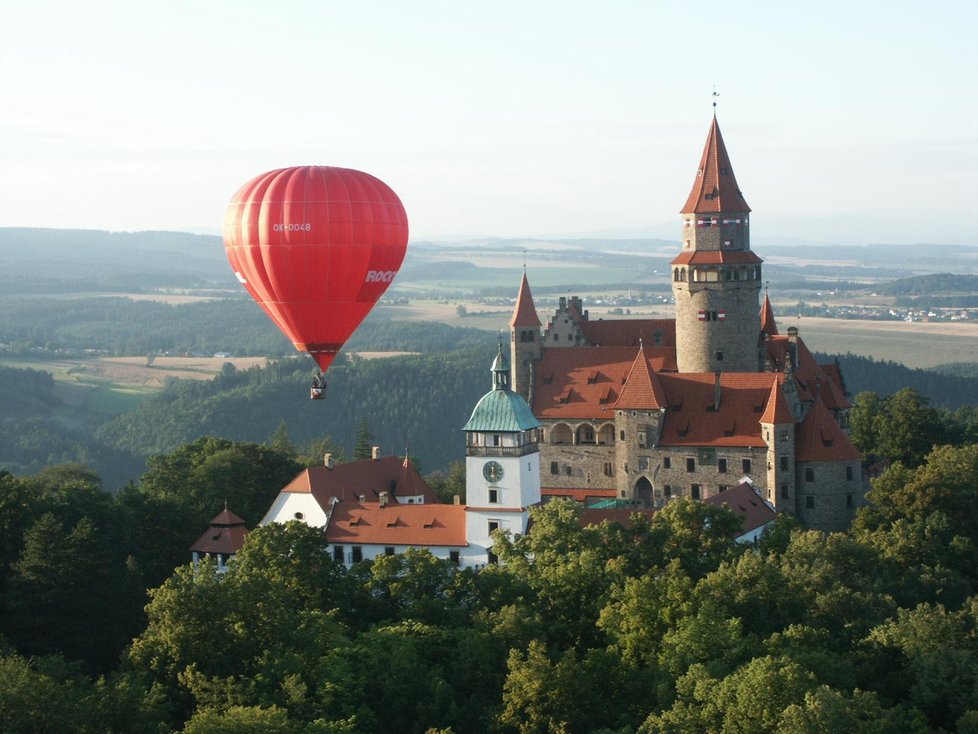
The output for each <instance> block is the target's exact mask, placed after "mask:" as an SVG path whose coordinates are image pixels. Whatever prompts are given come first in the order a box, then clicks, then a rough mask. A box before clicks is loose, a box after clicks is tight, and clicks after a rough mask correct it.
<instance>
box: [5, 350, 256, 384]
mask: <svg viewBox="0 0 978 734" xmlns="http://www.w3.org/2000/svg"><path fill="white" fill-rule="evenodd" d="M267 361H268V360H267V359H266V358H265V357H223V358H222V357H162V356H161V357H156V358H154V359H153V361H152V364H147V362H148V360H147V358H146V357H92V358H83V357H67V358H64V359H31V358H29V357H3V358H2V359H0V364H5V365H8V366H10V367H20V368H30V369H35V370H41V371H43V372H50V373H52V374H53V375H54V379H55V381H56V382H57V383H59V384H63V385H75V386H77V387H99V386H115V388H116V389H118V390H123V391H135V392H153V391H154V390H158V389H159V388H161V387H163V383H164V382H165V381H166V379H167V378H168V377H179V378H180V379H183V380H209V379H211V378H212V377H214V375H216V374H217V373H218V372H220V371H221V367H222V366H223V365H224V363H225V362H230V363H231V364H233V365H234V366H235V367H236V368H237V369H239V370H243V369H248V368H249V367H252V366H254V365H258V366H263V365H264V364H265V363H266V362H267Z"/></svg>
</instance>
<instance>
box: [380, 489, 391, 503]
mask: <svg viewBox="0 0 978 734" xmlns="http://www.w3.org/2000/svg"><path fill="white" fill-rule="evenodd" d="M389 496H390V495H388V494H387V492H381V493H380V506H381V507H387V500H388V497H389Z"/></svg>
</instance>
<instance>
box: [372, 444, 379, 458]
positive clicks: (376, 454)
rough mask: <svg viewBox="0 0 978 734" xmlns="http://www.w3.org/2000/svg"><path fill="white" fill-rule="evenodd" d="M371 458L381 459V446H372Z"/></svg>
mask: <svg viewBox="0 0 978 734" xmlns="http://www.w3.org/2000/svg"><path fill="white" fill-rule="evenodd" d="M370 458H371V459H379V458H380V446H371V447H370Z"/></svg>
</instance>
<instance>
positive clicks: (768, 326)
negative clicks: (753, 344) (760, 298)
mask: <svg viewBox="0 0 978 734" xmlns="http://www.w3.org/2000/svg"><path fill="white" fill-rule="evenodd" d="M761 333H762V334H767V335H768V336H777V335H778V325H777V324H776V323H775V322H774V309H773V308H771V299H770V298H768V297H767V293H765V294H764V303H763V304H762V305H761Z"/></svg>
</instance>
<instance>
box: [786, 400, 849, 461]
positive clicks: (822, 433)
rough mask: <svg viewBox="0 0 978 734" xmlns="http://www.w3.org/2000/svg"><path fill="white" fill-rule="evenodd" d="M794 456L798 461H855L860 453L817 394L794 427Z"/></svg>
mask: <svg viewBox="0 0 978 734" xmlns="http://www.w3.org/2000/svg"><path fill="white" fill-rule="evenodd" d="M795 457H796V458H797V459H798V460H799V461H857V460H859V459H860V458H861V455H860V453H859V451H857V450H856V447H855V446H853V445H852V442H851V441H850V440H849V437H848V436H846V434H845V432H844V431H843V430H842V429H841V428H840V427H839V424H838V422H836V420H835V417H834V416H833V415H832V414H831V413H830V412H829V409H828V408H827V407H825V403H824V402H823V401H822V399H821V398H820V397H819V398H816V400H815V404H814V405H813V406H812V408H811V410H809V411H808V415H806V416H805V417H804V418H803V419H802V421H801V424H799V426H798V431H797V433H796V436H795Z"/></svg>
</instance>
